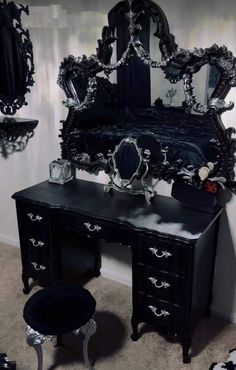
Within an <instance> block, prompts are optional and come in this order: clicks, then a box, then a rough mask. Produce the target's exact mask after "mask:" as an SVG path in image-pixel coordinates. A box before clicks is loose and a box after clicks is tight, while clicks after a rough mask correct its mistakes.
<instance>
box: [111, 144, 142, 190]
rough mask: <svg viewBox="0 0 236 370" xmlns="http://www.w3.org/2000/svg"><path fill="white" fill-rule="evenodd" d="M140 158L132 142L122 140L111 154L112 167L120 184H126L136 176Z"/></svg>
mask: <svg viewBox="0 0 236 370" xmlns="http://www.w3.org/2000/svg"><path fill="white" fill-rule="evenodd" d="M141 163H142V157H141V156H140V154H139V151H138V148H137V145H136V143H135V141H134V140H130V139H129V138H127V139H123V140H122V141H121V142H120V144H119V145H118V147H117V148H116V150H115V152H114V154H113V166H114V169H115V171H116V172H117V175H118V177H119V179H120V181H121V183H124V182H126V183H127V184H129V183H131V182H132V179H133V178H134V177H135V176H136V175H137V173H138V170H139V168H140V165H141Z"/></svg>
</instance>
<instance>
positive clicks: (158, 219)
mask: <svg viewBox="0 0 236 370" xmlns="http://www.w3.org/2000/svg"><path fill="white" fill-rule="evenodd" d="M13 198H14V199H15V200H16V206H17V217H18V225H19V234H20V245H21V254H22V267H23V272H22V279H23V283H24V291H25V293H27V292H29V285H28V280H29V278H32V279H33V280H36V281H37V282H38V284H39V285H40V286H46V285H48V284H50V283H52V282H54V281H58V280H66V277H65V275H66V272H65V270H66V269H65V266H64V261H66V260H68V255H70V253H71V258H70V259H69V260H70V261H69V264H71V267H69V270H70V271H73V264H76V269H75V270H74V271H77V272H80V273H84V272H88V271H90V272H92V274H93V275H95V276H98V275H99V270H100V266H101V264H100V253H99V245H98V242H99V240H105V241H108V242H119V243H122V244H125V245H130V246H131V250H132V276H133V283H132V292H133V313H132V319H131V323H132V328H133V334H132V338H133V339H134V340H137V339H138V324H139V323H140V322H147V323H148V324H150V325H151V326H152V327H153V328H156V329H157V330H158V332H160V333H162V334H163V335H175V336H177V337H178V339H179V340H180V342H181V344H182V346H183V361H184V362H185V363H187V362H190V358H189V355H188V352H189V348H190V345H191V330H192V324H193V322H194V318H195V314H194V313H195V312H198V311H201V312H205V313H207V312H209V311H210V305H211V300H212V282H213V273H214V263H215V262H214V260H215V249H216V237H217V229H218V226H217V224H218V222H217V221H218V220H219V214H220V211H218V212H217V213H216V214H213V213H206V212H201V211H196V210H192V209H189V208H183V207H182V206H181V204H180V203H179V202H178V201H177V200H175V199H173V198H170V197H165V196H161V195H157V196H155V198H154V199H153V201H152V203H151V204H150V205H148V204H147V203H146V201H145V199H144V197H143V196H131V195H129V194H126V193H119V192H113V193H111V194H110V193H105V192H104V190H103V185H102V184H97V183H93V182H88V181H83V180H73V181H71V182H69V183H67V184H65V185H63V186H62V185H56V184H50V183H48V182H47V181H45V182H43V183H40V184H38V185H35V186H32V187H30V188H28V189H25V190H23V191H20V192H17V193H15V194H14V195H13ZM117 248H119V246H117ZM65 264H66V263H65ZM114 294H115V292H114Z"/></svg>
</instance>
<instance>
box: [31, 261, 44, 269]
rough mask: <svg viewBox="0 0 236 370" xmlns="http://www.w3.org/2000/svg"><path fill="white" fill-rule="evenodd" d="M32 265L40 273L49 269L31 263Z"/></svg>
mask: <svg viewBox="0 0 236 370" xmlns="http://www.w3.org/2000/svg"><path fill="white" fill-rule="evenodd" d="M31 265H33V266H34V269H35V270H36V271H40V270H42V271H44V270H47V268H46V267H45V266H43V265H38V264H37V263H36V262H31Z"/></svg>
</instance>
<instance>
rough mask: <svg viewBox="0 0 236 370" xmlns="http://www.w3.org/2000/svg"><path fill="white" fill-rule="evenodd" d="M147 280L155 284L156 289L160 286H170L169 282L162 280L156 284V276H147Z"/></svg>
mask: <svg viewBox="0 0 236 370" xmlns="http://www.w3.org/2000/svg"><path fill="white" fill-rule="evenodd" d="M148 280H150V281H151V283H152V284H153V285H155V287H156V288H157V289H161V288H165V289H166V288H169V287H170V284H169V283H167V282H166V281H162V282H161V284H160V285H158V284H157V279H156V278H154V277H149V278H148Z"/></svg>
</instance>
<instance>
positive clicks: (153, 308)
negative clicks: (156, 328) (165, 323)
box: [148, 306, 170, 317]
mask: <svg viewBox="0 0 236 370" xmlns="http://www.w3.org/2000/svg"><path fill="white" fill-rule="evenodd" d="M148 308H150V310H151V311H152V312H153V313H154V315H156V316H157V317H161V316H164V317H167V316H169V315H170V313H169V312H168V311H166V310H161V313H157V308H156V307H155V306H148Z"/></svg>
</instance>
